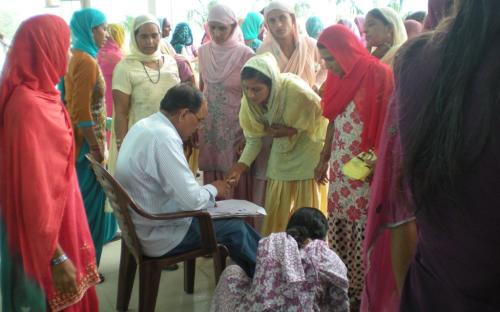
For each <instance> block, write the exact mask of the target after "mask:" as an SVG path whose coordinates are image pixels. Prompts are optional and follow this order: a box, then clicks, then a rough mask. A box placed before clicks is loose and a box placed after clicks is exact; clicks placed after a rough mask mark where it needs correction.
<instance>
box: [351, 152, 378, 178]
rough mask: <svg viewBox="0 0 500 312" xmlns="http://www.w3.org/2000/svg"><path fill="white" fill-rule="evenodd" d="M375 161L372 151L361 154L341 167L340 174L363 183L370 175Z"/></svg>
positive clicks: (375, 156)
mask: <svg viewBox="0 0 500 312" xmlns="http://www.w3.org/2000/svg"><path fill="white" fill-rule="evenodd" d="M376 161H377V155H375V153H374V152H373V150H369V151H368V152H361V153H359V154H358V155H356V157H354V158H353V159H351V160H349V161H348V162H347V163H346V164H345V165H344V166H342V172H343V173H344V175H346V176H347V177H348V178H350V179H353V180H362V181H364V180H365V179H366V178H368V177H369V176H370V175H371V173H372V171H373V169H374V168H375V162H376Z"/></svg>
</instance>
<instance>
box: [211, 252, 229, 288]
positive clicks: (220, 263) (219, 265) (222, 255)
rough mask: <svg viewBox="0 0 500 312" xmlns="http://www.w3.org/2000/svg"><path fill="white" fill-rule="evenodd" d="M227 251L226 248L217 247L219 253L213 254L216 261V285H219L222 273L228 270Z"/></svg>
mask: <svg viewBox="0 0 500 312" xmlns="http://www.w3.org/2000/svg"><path fill="white" fill-rule="evenodd" d="M227 254H228V252H227V249H226V247H225V246H217V251H216V252H214V253H213V254H212V258H213V260H214V276H215V285H217V284H218V283H219V278H220V276H221V274H222V271H224V269H225V268H226V257H227Z"/></svg>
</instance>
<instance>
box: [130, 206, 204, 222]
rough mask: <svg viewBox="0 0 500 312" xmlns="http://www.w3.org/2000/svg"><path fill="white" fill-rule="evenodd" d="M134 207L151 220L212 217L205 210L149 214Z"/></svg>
mask: <svg viewBox="0 0 500 312" xmlns="http://www.w3.org/2000/svg"><path fill="white" fill-rule="evenodd" d="M134 208H136V207H133V210H134V211H135V212H136V213H138V214H139V215H141V216H142V217H144V218H146V219H150V220H173V219H180V218H191V217H199V218H207V217H208V218H211V217H210V214H209V213H208V212H206V211H203V210H194V211H182V212H170V213H157V214H149V213H147V212H146V211H144V210H142V209H134Z"/></svg>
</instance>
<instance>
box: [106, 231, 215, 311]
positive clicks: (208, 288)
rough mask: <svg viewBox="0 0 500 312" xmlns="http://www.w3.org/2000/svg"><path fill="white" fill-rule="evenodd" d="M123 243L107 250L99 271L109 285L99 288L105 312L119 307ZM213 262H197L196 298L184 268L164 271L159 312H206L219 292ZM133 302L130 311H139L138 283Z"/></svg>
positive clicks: (157, 303)
mask: <svg viewBox="0 0 500 312" xmlns="http://www.w3.org/2000/svg"><path fill="white" fill-rule="evenodd" d="M120 244H121V242H120V241H115V242H113V243H110V244H107V245H105V246H104V250H103V254H102V258H101V264H100V269H99V271H100V272H101V273H102V274H104V276H105V277H106V281H105V282H104V283H102V284H101V285H98V286H97V294H98V296H99V307H100V311H101V312H113V311H115V306H116V293H117V287H118V266H119V263H120ZM212 263H213V262H212V259H205V258H199V259H197V261H196V277H195V286H194V294H192V295H188V294H186V293H185V292H184V277H183V274H184V270H183V267H182V264H180V268H179V270H177V271H173V272H167V271H164V272H163V273H162V276H161V281H160V289H159V291H158V299H157V301H156V310H155V311H162V312H163V311H168V312H191V311H193V312H201V311H203V312H205V311H208V309H209V307H210V300H211V298H212V293H213V291H214V288H215V282H214V272H213V265H212ZM138 275H139V274H138V272H137V273H136V282H135V284H134V290H133V292H132V298H131V300H130V305H129V311H138V309H137V308H138V302H139V296H138V295H139V291H138V290H139V288H138V287H139V283H138V280H137V277H138Z"/></svg>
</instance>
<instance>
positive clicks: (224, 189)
mask: <svg viewBox="0 0 500 312" xmlns="http://www.w3.org/2000/svg"><path fill="white" fill-rule="evenodd" d="M210 184H212V185H213V186H214V187H215V188H216V189H217V197H222V198H226V197H227V196H228V194H229V190H230V189H231V187H230V185H229V183H227V182H226V181H223V180H217V181H214V182H212V183H210Z"/></svg>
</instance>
